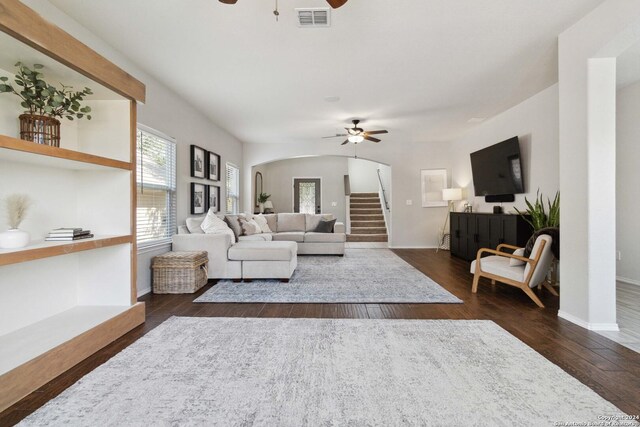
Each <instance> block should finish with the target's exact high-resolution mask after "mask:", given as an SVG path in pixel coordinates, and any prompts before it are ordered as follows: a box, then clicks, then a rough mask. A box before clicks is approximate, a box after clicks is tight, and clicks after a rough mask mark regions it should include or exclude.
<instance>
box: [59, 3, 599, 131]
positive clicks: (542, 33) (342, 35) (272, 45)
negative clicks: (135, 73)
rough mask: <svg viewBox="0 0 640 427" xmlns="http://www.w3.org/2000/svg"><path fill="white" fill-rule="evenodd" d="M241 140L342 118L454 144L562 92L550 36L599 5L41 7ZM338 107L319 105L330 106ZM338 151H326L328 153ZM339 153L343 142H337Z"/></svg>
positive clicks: (326, 126)
mask: <svg viewBox="0 0 640 427" xmlns="http://www.w3.org/2000/svg"><path fill="white" fill-rule="evenodd" d="M50 1H51V2H52V3H53V4H55V5H56V6H58V7H59V8H60V9H61V10H63V11H64V12H66V13H67V14H68V15H70V16H71V17H73V18H75V19H76V20H77V21H79V22H80V23H81V24H83V25H84V26H86V27H87V28H89V29H90V30H92V31H93V32H94V33H96V34H97V35H98V36H100V37H101V38H103V39H104V40H105V41H107V42H108V43H109V44H111V45H112V46H113V47H114V48H116V49H117V50H119V51H120V52H122V53H124V54H125V55H127V56H128V57H129V58H131V59H132V60H133V61H134V62H135V63H137V64H138V65H139V66H140V67H142V68H143V69H145V70H146V71H148V72H149V73H150V74H151V75H153V76H155V77H156V78H157V79H158V80H160V81H161V82H163V83H164V84H166V85H167V86H169V87H170V88H172V89H173V90H174V91H175V92H177V93H180V94H182V95H183V96H184V98H186V99H187V100H189V101H190V102H191V103H192V104H193V105H195V106H196V107H198V108H199V109H201V110H202V111H203V112H204V113H205V114H206V115H207V116H209V117H210V118H211V120H212V121H214V122H215V123H217V124H218V125H220V126H221V127H223V128H225V129H226V130H228V131H229V132H230V133H232V134H233V135H235V136H236V137H238V138H239V139H241V140H243V141H245V142H251V143H271V142H289V143H296V142H308V141H320V139H319V137H321V136H325V135H331V134H333V133H335V132H337V131H340V128H341V125H345V124H347V123H348V122H349V120H350V119H352V118H354V117H356V118H362V119H365V126H364V128H365V129H375V128H386V129H389V131H390V132H391V134H390V135H388V136H386V137H385V138H383V139H384V140H385V141H388V140H396V139H398V138H401V139H402V140H405V141H410V142H423V141H440V140H449V139H451V138H453V137H455V136H457V135H459V134H460V133H461V132H463V131H464V130H466V129H468V127H470V126H473V124H469V123H467V121H468V120H469V119H470V118H472V117H491V116H493V115H495V114H496V113H499V112H501V111H504V110H505V109H507V108H508V107H510V106H513V105H515V104H517V103H519V102H520V101H522V100H524V99H526V98H528V97H529V96H531V95H533V94H535V93H537V92H538V91H540V90H542V89H544V88H546V87H548V86H549V85H551V84H553V83H555V82H556V81H557V35H558V34H559V33H561V32H562V31H563V30H564V29H566V28H568V27H569V26H571V25H572V24H573V23H575V22H576V21H578V20H579V19H580V18H581V17H582V16H584V15H585V14H586V13H588V12H589V11H590V10H592V9H593V8H594V7H595V6H597V5H598V4H600V3H601V2H602V0H562V1H558V0H402V1H400V0H350V1H349V2H348V3H347V4H346V5H345V6H343V7H342V8H340V9H337V10H334V11H332V26H331V28H298V27H297V25H296V21H295V14H294V8H295V7H307V6H315V7H318V6H325V5H326V3H325V2H324V1H323V0H279V6H280V7H279V8H280V20H279V22H276V21H275V19H274V16H273V14H272V10H273V6H274V2H275V0H274V1H271V0H238V3H237V4H236V5H224V4H221V3H219V2H218V1H217V0H136V1H131V0H109V1H87V0H50ZM329 96H339V97H340V98H341V100H340V101H339V102H336V103H328V102H326V101H325V100H324V98H325V97H329ZM332 141H334V140H328V141H327V143H332ZM335 142H336V144H339V143H340V142H341V141H335Z"/></svg>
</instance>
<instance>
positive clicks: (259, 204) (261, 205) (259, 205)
mask: <svg viewBox="0 0 640 427" xmlns="http://www.w3.org/2000/svg"><path fill="white" fill-rule="evenodd" d="M258 210H259V212H260V213H264V203H258Z"/></svg>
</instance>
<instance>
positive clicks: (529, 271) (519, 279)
mask: <svg viewBox="0 0 640 427" xmlns="http://www.w3.org/2000/svg"><path fill="white" fill-rule="evenodd" d="M503 249H514V250H515V249H518V247H516V246H512V245H507V244H501V245H498V247H497V248H496V249H488V248H482V249H480V250H479V251H478V255H477V257H476V259H475V261H473V262H472V263H471V273H473V274H474V277H473V287H472V288H471V291H472V292H473V293H474V294H475V293H476V292H478V282H479V281H480V277H486V278H489V279H491V284H495V283H496V282H502V283H506V284H507V285H511V286H515V287H517V288H520V289H522V290H523V291H524V293H525V294H527V295H528V296H529V298H531V299H532V300H533V302H535V303H536V304H537V305H538V306H539V307H543V308H544V304H542V301H540V299H539V298H538V296H537V295H536V294H535V293H534V292H533V291H532V290H531V288H534V287H536V286H538V285H542V286H544V287H545V288H546V289H548V290H549V292H551V293H552V294H553V295H556V296H557V295H558V293H557V292H556V290H555V289H553V287H552V286H551V285H549V283H547V281H546V280H545V279H546V276H547V272H548V271H549V267H550V266H551V262H552V261H553V254H552V253H551V236H548V235H546V234H543V235H540V236H539V237H538V238H537V239H536V242H535V244H534V245H533V249H532V251H531V255H530V256H529V258H527V257H524V256H518V255H513V254H511V253H508V252H503ZM486 253H489V254H493V255H491V256H488V257H484V258H482V255H483V254H486ZM512 259H516V260H519V261H522V262H524V264H523V265H516V266H512V265H511V264H510V260H512Z"/></svg>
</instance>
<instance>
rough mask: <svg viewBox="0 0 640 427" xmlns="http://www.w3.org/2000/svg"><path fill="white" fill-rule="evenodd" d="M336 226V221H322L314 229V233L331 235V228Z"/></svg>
mask: <svg viewBox="0 0 640 427" xmlns="http://www.w3.org/2000/svg"><path fill="white" fill-rule="evenodd" d="M335 225H336V220H335V219H332V220H331V221H327V220H324V219H323V220H322V221H320V223H319V224H318V226H317V227H316V229H315V230H313V231H315V232H317V233H333V227H334V226H335Z"/></svg>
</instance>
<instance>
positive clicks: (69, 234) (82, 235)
mask: <svg viewBox="0 0 640 427" xmlns="http://www.w3.org/2000/svg"><path fill="white" fill-rule="evenodd" d="M91 237H93V234H91V230H83V229H82V228H56V229H55V230H51V231H50V232H49V235H48V236H47V237H46V238H45V239H44V240H46V241H48V242H70V241H73V240H80V239H89V238H91Z"/></svg>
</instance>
